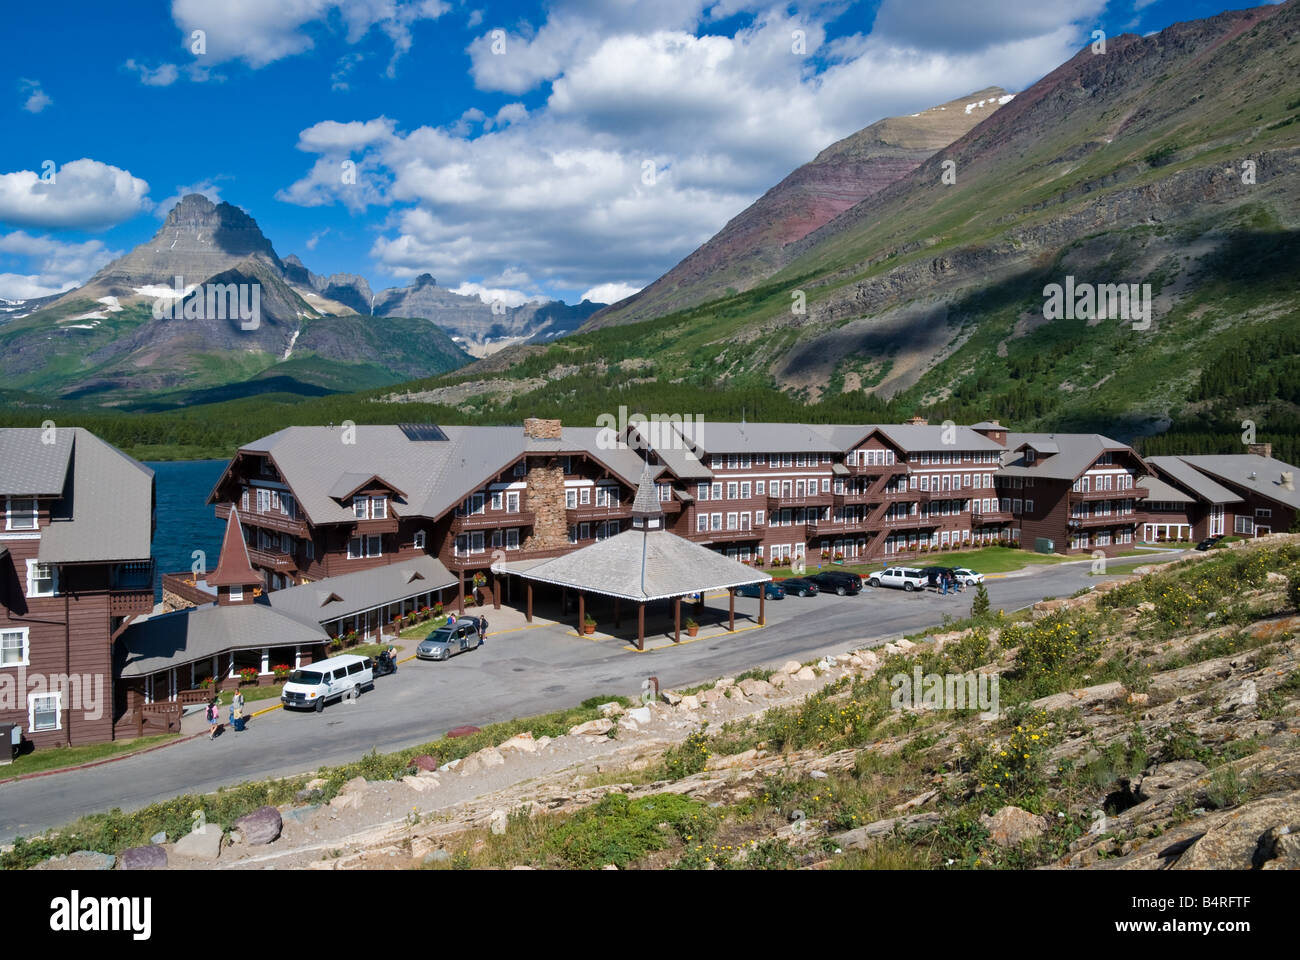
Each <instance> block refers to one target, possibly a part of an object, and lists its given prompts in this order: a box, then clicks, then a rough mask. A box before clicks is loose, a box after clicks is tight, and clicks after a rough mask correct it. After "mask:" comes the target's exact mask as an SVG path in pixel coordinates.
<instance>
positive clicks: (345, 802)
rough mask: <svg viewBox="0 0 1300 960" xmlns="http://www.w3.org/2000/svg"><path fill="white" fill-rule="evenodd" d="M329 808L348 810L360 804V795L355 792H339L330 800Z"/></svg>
mask: <svg viewBox="0 0 1300 960" xmlns="http://www.w3.org/2000/svg"><path fill="white" fill-rule="evenodd" d="M329 805H330V809H331V810H350V809H353V808H354V807H359V806H361V795H360V794H357V793H340V794H339V795H338V796H337V797H335V798H334V799H333V800H331V801H330V804H329Z"/></svg>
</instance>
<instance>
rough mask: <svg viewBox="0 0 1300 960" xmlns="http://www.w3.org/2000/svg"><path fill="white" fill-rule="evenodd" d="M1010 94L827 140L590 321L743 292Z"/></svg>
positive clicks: (973, 97)
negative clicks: (798, 245) (700, 242)
mask: <svg viewBox="0 0 1300 960" xmlns="http://www.w3.org/2000/svg"><path fill="white" fill-rule="evenodd" d="M1011 99H1012V95H1011V94H1008V93H1007V92H1006V91H1005V90H1003V89H1002V88H1001V87H989V88H988V89H986V90H980V91H978V92H976V93H972V94H970V95H969V96H966V97H959V98H957V99H956V100H951V101H949V102H948V103H944V104H940V105H938V106H934V107H930V108H929V109H928V110H922V111H921V112H919V113H915V114H912V115H911V116H907V117H886V118H885V119H883V120H879V121H877V122H876V123H873V124H871V125H870V126H868V127H866V128H864V129H862V130H859V131H858V132H857V133H855V134H852V135H851V136H848V137H845V138H844V139H843V140H840V141H839V142H838V143H833V144H831V145H830V146H829V147H827V148H826V149H825V150H823V151H822V152H821V153H819V154H818V155H817V156H816V158H814V159H813V160H812V161H810V162H809V163H806V164H804V165H803V166H802V167H799V168H798V169H797V170H795V171H794V172H793V173H791V174H790V175H789V176H788V177H786V178H785V179H784V180H782V181H781V182H780V183H778V184H777V185H776V186H774V187H773V188H772V189H771V190H769V191H767V193H765V194H763V196H762V197H760V198H759V199H758V200H756V201H755V202H754V203H753V204H751V205H750V206H749V207H747V208H746V209H745V210H743V211H742V212H741V213H739V214H738V215H737V216H736V217H734V218H733V219H732V220H730V221H729V222H728V223H727V225H726V226H724V227H723V228H722V229H721V230H720V231H718V233H717V234H716V235H715V236H714V237H713V238H712V239H711V240H709V242H708V243H706V244H705V245H704V246H702V247H700V249H698V250H696V251H695V252H694V253H692V254H691V255H690V256H689V257H687V258H686V259H685V260H683V261H682V262H681V263H679V264H678V265H677V266H675V267H673V269H672V270H670V271H668V273H666V274H664V275H663V276H662V277H660V278H659V279H658V280H656V281H655V282H654V283H652V284H651V285H650V286H648V287H646V288H645V289H644V290H642V291H640V292H639V293H637V294H634V295H633V296H631V297H629V298H628V299H626V300H623V301H620V302H619V303H616V304H613V305H611V306H610V307H607V308H606V309H605V310H602V311H601V312H600V313H598V314H597V315H596V316H595V317H593V318H592V321H591V325H592V326H593V327H594V326H603V325H606V324H611V323H627V322H633V321H636V320H647V319H652V318H654V317H657V316H662V315H663V314H665V313H671V312H673V311H675V310H680V309H683V308H685V307H693V306H696V305H697V304H700V303H704V302H706V301H708V300H713V299H716V298H717V297H720V296H722V295H724V294H726V293H727V292H728V291H729V290H730V291H731V292H732V293H734V292H736V291H741V290H748V289H749V288H750V287H752V286H754V284H755V283H758V282H760V281H761V280H763V279H764V278H766V277H768V276H770V275H771V274H773V273H774V272H775V271H776V270H777V269H778V268H779V267H781V266H782V265H783V264H784V263H785V261H786V260H787V259H788V252H789V250H790V245H791V244H793V243H795V242H796V241H798V240H802V239H803V238H804V237H806V236H807V235H808V234H809V233H811V232H812V231H814V230H816V229H817V228H818V227H821V226H824V225H825V224H826V223H828V222H830V221H831V220H833V219H834V218H835V217H837V216H838V215H839V214H841V213H843V212H844V211H845V210H848V209H849V208H850V207H852V206H853V205H854V204H856V203H858V202H859V201H861V200H863V199H864V198H866V197H869V196H871V195H872V194H874V193H877V192H879V191H880V190H883V189H884V188H885V187H887V186H888V185H889V184H891V183H893V182H894V181H896V180H898V179H900V178H901V177H903V176H905V175H907V174H908V173H910V172H911V171H913V170H915V169H916V168H917V167H918V166H920V164H921V163H922V161H924V160H926V159H927V158H928V157H930V156H932V155H933V154H934V153H935V152H936V151H938V150H941V149H943V148H944V147H946V146H948V144H950V143H952V142H953V141H954V140H956V139H957V138H958V137H960V136H962V135H963V134H965V133H966V132H968V131H969V130H970V129H971V128H972V127H974V126H975V125H976V124H977V123H979V122H980V121H982V120H984V119H985V118H986V117H988V116H989V115H990V114H991V113H992V112H993V111H995V110H997V109H998V107H1000V106H1001V105H1003V104H1004V103H1007V102H1009V101H1010V100H1011Z"/></svg>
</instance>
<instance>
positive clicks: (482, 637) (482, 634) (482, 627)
mask: <svg viewBox="0 0 1300 960" xmlns="http://www.w3.org/2000/svg"><path fill="white" fill-rule="evenodd" d="M487 629H488V624H487V617H485V616H482V615H481V614H480V616H479V618H478V645H479V646H480V647H481V646H483V644H484V643H485V642H486V638H487Z"/></svg>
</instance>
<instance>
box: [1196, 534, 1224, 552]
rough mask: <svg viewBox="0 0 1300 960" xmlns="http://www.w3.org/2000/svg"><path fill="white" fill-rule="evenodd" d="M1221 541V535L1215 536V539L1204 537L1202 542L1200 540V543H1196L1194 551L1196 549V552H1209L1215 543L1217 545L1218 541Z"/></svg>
mask: <svg viewBox="0 0 1300 960" xmlns="http://www.w3.org/2000/svg"><path fill="white" fill-rule="evenodd" d="M1222 539H1223V536H1222V535H1219V536H1217V537H1206V538H1205V539H1204V540H1202V541H1201V542H1200V543H1198V544H1197V545H1196V549H1197V550H1209V549H1210V547H1212V546H1214V545H1215V544H1216V543H1218V542H1219V541H1220V540H1222Z"/></svg>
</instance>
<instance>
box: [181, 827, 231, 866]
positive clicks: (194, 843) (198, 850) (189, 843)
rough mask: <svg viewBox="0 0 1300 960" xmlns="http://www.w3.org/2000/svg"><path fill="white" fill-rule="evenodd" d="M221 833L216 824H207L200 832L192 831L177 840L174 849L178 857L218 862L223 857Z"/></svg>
mask: <svg viewBox="0 0 1300 960" xmlns="http://www.w3.org/2000/svg"><path fill="white" fill-rule="evenodd" d="M221 833H222V830H221V828H220V827H219V826H217V825H216V824H215V823H205V824H204V825H203V826H202V827H200V828H199V829H198V830H191V831H190V832H189V833H187V834H185V836H183V837H181V838H180V839H179V840H177V841H176V843H175V844H173V845H172V849H173V850H175V851H176V854H177V856H181V857H192V858H193V859H195V860H216V859H217V858H218V857H220V856H221Z"/></svg>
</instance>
